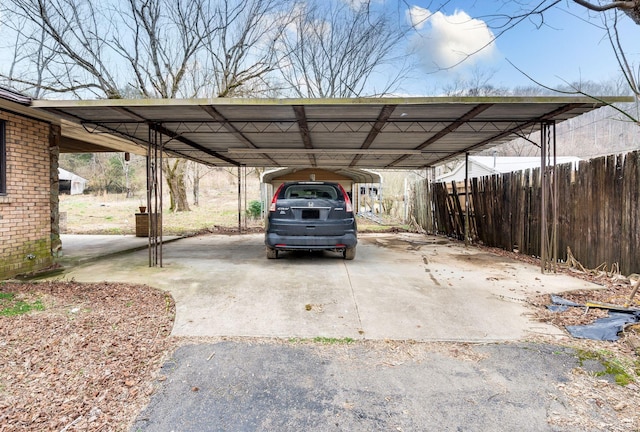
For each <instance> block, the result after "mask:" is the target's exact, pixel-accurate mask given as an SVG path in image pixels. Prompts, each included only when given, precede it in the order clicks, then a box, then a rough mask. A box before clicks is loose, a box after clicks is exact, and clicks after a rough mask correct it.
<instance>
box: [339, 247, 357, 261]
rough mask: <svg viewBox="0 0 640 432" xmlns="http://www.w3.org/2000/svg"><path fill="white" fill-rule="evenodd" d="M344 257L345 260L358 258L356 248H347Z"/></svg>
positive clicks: (343, 253)
mask: <svg viewBox="0 0 640 432" xmlns="http://www.w3.org/2000/svg"><path fill="white" fill-rule="evenodd" d="M342 256H343V257H344V259H346V260H352V259H354V258H355V257H356V248H355V247H352V248H346V249H345V250H344V252H342Z"/></svg>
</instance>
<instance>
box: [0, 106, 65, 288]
mask: <svg viewBox="0 0 640 432" xmlns="http://www.w3.org/2000/svg"><path fill="white" fill-rule="evenodd" d="M0 120H4V121H5V122H6V123H5V130H6V137H5V144H6V155H7V194H6V195H0V280H2V279H7V278H9V277H12V276H15V275H17V274H22V273H30V272H33V271H37V270H41V269H43V268H45V267H48V266H50V265H51V264H52V255H51V225H52V219H51V218H52V213H51V201H52V197H51V194H50V191H51V178H50V177H51V170H52V168H51V167H52V164H51V162H52V158H51V151H50V140H51V134H50V132H51V126H50V125H49V124H48V123H46V122H41V121H37V120H33V119H30V118H28V117H23V116H20V115H17V114H13V113H10V112H6V111H0ZM53 148H54V149H57V148H56V147H53ZM54 156H55V152H54Z"/></svg>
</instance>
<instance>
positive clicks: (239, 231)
mask: <svg viewBox="0 0 640 432" xmlns="http://www.w3.org/2000/svg"><path fill="white" fill-rule="evenodd" d="M240 171H241V170H240V165H238V234H242V175H241V172H240Z"/></svg>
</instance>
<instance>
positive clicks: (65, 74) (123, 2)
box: [0, 0, 291, 211]
mask: <svg viewBox="0 0 640 432" xmlns="http://www.w3.org/2000/svg"><path fill="white" fill-rule="evenodd" d="M287 3H290V2H289V1H288V0H245V1H242V0H217V1H215V0H104V1H103V2H94V1H91V0H7V1H6V2H4V6H2V7H0V15H2V17H3V23H7V26H8V27H9V28H10V29H11V30H12V31H13V35H15V50H14V53H15V55H14V60H13V62H12V64H11V65H10V68H9V69H8V70H5V69H2V70H1V72H0V78H3V79H5V80H7V81H9V82H10V83H11V84H13V85H14V86H15V87H18V88H21V89H22V90H26V91H30V92H31V93H32V94H34V95H38V96H41V95H42V94H44V92H55V93H59V94H63V95H67V96H72V97H74V98H80V99H83V98H96V97H97V98H122V97H125V96H126V97H145V98H176V97H194V96H206V97H215V96H218V97H233V96H243V95H247V94H255V93H256V92H257V91H259V90H260V86H261V83H262V86H263V87H264V82H265V81H266V77H267V75H268V74H269V73H270V72H271V71H272V70H273V68H274V65H275V64H277V60H276V56H275V51H274V49H273V46H274V44H275V40H277V39H278V35H279V33H280V32H281V31H282V29H283V28H284V27H285V26H286V25H287V19H286V17H287V14H288V13H290V10H291V8H286V7H284V6H285V5H286V4H287ZM185 164H186V161H178V162H175V163H172V164H165V165H164V166H163V168H165V171H164V173H165V176H166V178H167V182H168V183H169V186H170V187H169V190H170V192H171V200H172V204H174V205H172V208H173V209H175V210H176V211H182V210H187V209H188V208H189V206H188V202H187V201H186V195H187V194H186V192H185V191H178V189H176V188H180V187H184V185H185V184H186V182H185V179H184V178H178V179H175V178H173V176H175V175H178V176H183V175H184V173H185V171H186V169H185V166H184V165H185ZM179 165H182V166H179ZM174 193H175V194H176V195H173V194H174ZM183 197H184V199H183Z"/></svg>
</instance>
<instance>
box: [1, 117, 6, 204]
mask: <svg viewBox="0 0 640 432" xmlns="http://www.w3.org/2000/svg"><path fill="white" fill-rule="evenodd" d="M6 193H7V148H6V146H5V122H3V121H0V195H5V194H6Z"/></svg>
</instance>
